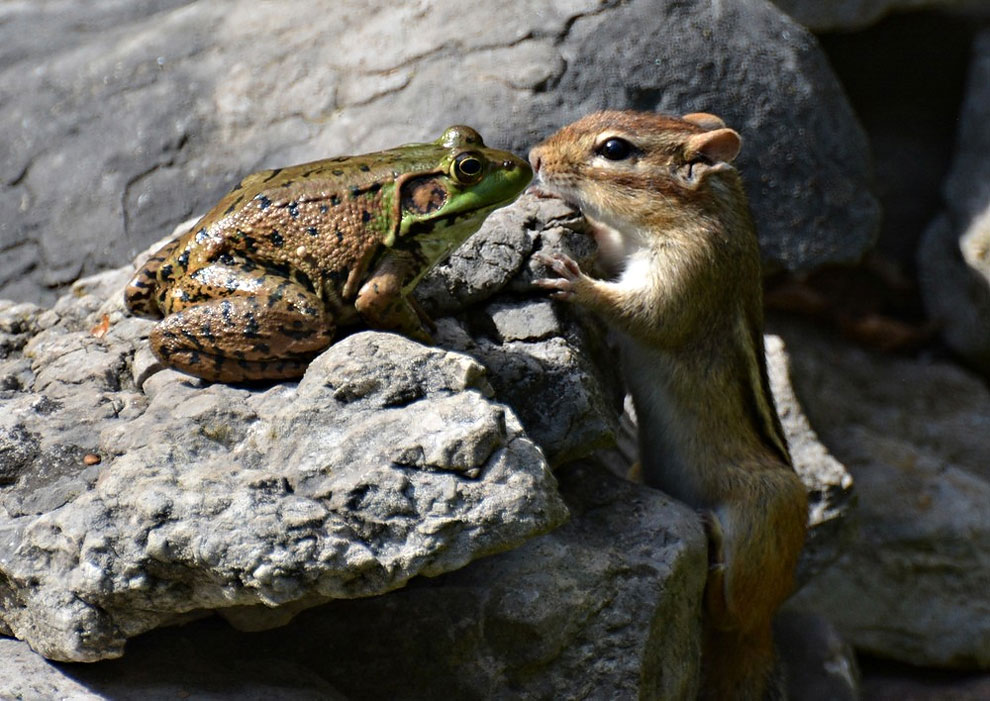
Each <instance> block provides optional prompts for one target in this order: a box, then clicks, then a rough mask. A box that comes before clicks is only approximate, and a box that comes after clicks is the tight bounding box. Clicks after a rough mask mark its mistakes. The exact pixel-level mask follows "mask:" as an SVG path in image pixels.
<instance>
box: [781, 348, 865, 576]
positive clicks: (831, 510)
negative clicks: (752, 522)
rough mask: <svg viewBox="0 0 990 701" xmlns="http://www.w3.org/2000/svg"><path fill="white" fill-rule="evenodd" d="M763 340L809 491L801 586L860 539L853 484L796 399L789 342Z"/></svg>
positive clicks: (785, 425) (787, 432) (792, 446)
mask: <svg viewBox="0 0 990 701" xmlns="http://www.w3.org/2000/svg"><path fill="white" fill-rule="evenodd" d="M763 338H764V345H765V346H766V353H767V372H768V374H769V376H770V389H771V391H772V392H773V398H774V402H775V404H776V405H777V413H778V414H779V415H780V422H781V425H782V426H783V428H784V434H785V435H786V436H787V444H788V447H789V448H790V451H791V459H792V460H793V462H794V470H795V471H796V472H797V474H798V477H800V478H801V481H802V482H804V484H805V486H806V487H807V488H808V538H807V540H806V541H805V544H804V550H803V551H802V553H801V560H800V562H799V563H798V575H797V579H798V582H799V585H800V584H803V583H804V582H807V581H808V580H809V579H811V578H812V576H813V575H815V574H816V573H817V572H819V571H820V570H821V569H822V568H823V567H825V566H826V565H827V564H828V563H830V562H832V561H833V560H835V559H836V558H837V557H838V556H839V555H840V554H841V552H842V551H843V550H844V549H845V548H846V547H847V545H848V543H849V541H850V540H851V539H852V537H853V536H854V531H853V528H852V518H850V517H851V515H852V512H853V508H854V503H853V495H854V490H853V478H852V475H850V474H849V471H848V470H846V468H845V466H844V465H843V464H842V463H840V462H839V461H838V460H836V459H835V458H834V457H833V456H832V454H831V453H830V452H829V450H828V448H826V447H825V446H824V445H822V442H821V440H820V439H819V437H818V434H817V433H815V430H814V429H813V428H812V427H811V422H810V421H809V420H808V417H807V416H806V415H805V413H804V410H803V409H802V407H801V403H800V402H799V401H798V398H797V396H796V395H795V394H794V387H793V382H794V379H793V377H792V375H793V371H792V367H791V360H790V356H789V354H788V352H787V348H786V346H785V344H784V341H783V339H781V338H780V336H776V335H772V334H767V335H765V336H764V337H763Z"/></svg>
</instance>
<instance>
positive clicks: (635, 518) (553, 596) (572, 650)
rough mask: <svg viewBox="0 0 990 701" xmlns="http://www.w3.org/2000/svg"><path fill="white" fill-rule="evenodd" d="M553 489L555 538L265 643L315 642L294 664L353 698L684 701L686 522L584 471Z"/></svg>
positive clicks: (696, 590) (634, 488)
mask: <svg viewBox="0 0 990 701" xmlns="http://www.w3.org/2000/svg"><path fill="white" fill-rule="evenodd" d="M559 477H560V485H561V492H562V494H563V496H564V499H565V501H566V502H567V506H568V508H569V509H570V511H571V514H572V519H571V520H570V521H569V522H568V523H567V524H565V525H564V526H562V527H561V528H559V529H557V530H556V531H553V532H552V533H549V534H547V535H546V536H542V537H540V538H535V539H533V540H530V541H529V542H528V543H526V544H525V545H523V546H522V547H521V548H518V549H516V550H514V551H512V552H509V553H504V554H502V555H498V556H495V557H491V558H487V559H485V560H481V561H478V562H476V563H473V564H472V566H471V567H468V568H465V569H463V570H460V571H458V572H456V573H450V574H448V575H444V576H442V577H438V578H436V579H432V580H423V579H420V580H418V581H417V582H416V583H415V584H414V585H413V586H410V587H407V588H405V589H403V590H402V591H401V592H396V595H394V596H389V597H380V598H378V599H374V600H373V599H364V600H354V601H340V602H335V603H334V604H332V605H330V606H328V607H324V608H322V609H321V610H320V611H318V612H313V614H314V615H311V616H307V617H306V619H305V620H303V619H298V620H297V621H295V622H294V623H293V624H291V625H290V626H289V627H288V628H284V629H280V630H278V631H272V632H271V634H270V635H271V636H272V637H273V638H274V639H277V640H281V641H283V644H287V643H288V641H289V640H292V639H310V640H311V639H318V640H321V641H325V644H326V646H327V647H324V648H323V649H321V650H318V649H316V648H312V649H310V651H309V652H307V653H304V654H305V659H306V660H307V664H311V665H313V666H314V667H315V668H318V669H320V670H324V671H325V673H326V674H327V675H328V678H329V679H331V681H332V682H333V683H334V685H336V686H338V688H340V689H341V690H342V691H344V692H345V693H348V694H353V695H354V696H357V697H373V698H403V699H431V698H438V697H440V696H443V697H445V698H519V699H543V698H614V697H628V698H656V699H683V698H690V697H692V696H693V695H694V694H695V693H696V688H697V686H696V685H697V674H698V669H697V659H698V651H699V645H700V638H699V627H698V624H697V620H698V619H697V616H698V611H699V610H700V609H699V607H700V603H701V599H700V594H701V590H702V587H703V581H704V577H705V546H704V536H703V533H702V530H701V528H700V524H699V523H698V521H697V519H696V518H695V517H694V514H693V513H692V512H691V510H690V509H688V508H686V507H685V506H683V505H681V504H678V503H676V502H674V501H672V500H671V499H669V498H668V497H666V496H664V495H663V494H661V493H660V492H657V491H655V490H650V489H646V488H643V487H640V486H638V485H634V484H631V483H629V482H626V481H624V480H620V479H619V478H616V477H614V476H612V475H610V474H608V473H607V472H606V471H605V470H603V469H602V468H600V467H598V466H596V465H594V464H590V463H589V464H581V465H578V464H572V465H569V466H568V467H567V468H565V469H564V470H563V471H562V472H561V473H560V475H559ZM355 647H356V648H358V649H357V650H355ZM424 649H428V650H430V654H429V655H428V656H426V658H424V657H423V656H422V654H421V652H420V651H422V650H424ZM331 661H332V662H331ZM383 665H384V666H383Z"/></svg>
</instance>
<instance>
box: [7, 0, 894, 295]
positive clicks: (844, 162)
mask: <svg viewBox="0 0 990 701" xmlns="http://www.w3.org/2000/svg"><path fill="white" fill-rule="evenodd" d="M0 12H2V15H0V20H2V21H0V45H2V48H0V95H2V96H3V98H2V99H0V121H2V122H3V123H4V124H6V125H9V126H10V128H9V133H8V136H7V138H5V139H4V140H3V141H2V142H0V164H2V165H0V251H2V252H3V256H2V263H0V297H5V298H11V299H17V300H22V301H23V300H30V301H35V302H38V301H44V302H46V303H50V302H52V301H54V299H55V297H56V292H55V291H53V287H60V286H64V285H66V284H67V283H69V282H71V281H73V280H75V279H77V278H78V277H79V276H80V275H86V274H90V273H92V272H94V271H96V270H99V269H104V268H111V267H115V266H117V265H119V264H120V262H121V261H123V260H128V259H130V258H131V257H133V255H134V254H135V253H137V252H138V251H139V250H141V249H143V248H144V247H145V246H146V245H148V244H149V243H150V242H152V241H153V240H155V239H158V238H160V237H161V236H162V235H163V234H164V233H165V232H166V231H167V230H169V229H171V228H172V226H174V225H175V223H176V222H178V221H180V220H182V219H184V218H186V217H187V216H190V215H191V214H193V213H194V212H197V211H205V210H206V209H207V208H208V207H209V206H211V205H212V204H213V203H215V202H216V200H217V199H219V197H220V196H221V195H222V194H223V193H224V192H225V191H227V190H228V189H230V187H232V186H233V185H234V184H235V183H236V182H237V181H238V180H239V179H240V178H241V177H242V176H243V175H245V174H246V173H248V172H251V171H253V170H257V169H259V168H262V167H276V166H283V165H286V164H289V163H293V162H302V161H308V160H313V159H316V158H321V157H330V156H336V155H340V154H344V153H355V152H363V151H368V150H374V149H378V148H382V147H386V146H393V145H396V144H398V143H403V142H407V141H410V140H423V139H433V138H436V136H437V135H438V134H439V133H440V132H441V131H442V129H443V128H445V127H446V126H448V125H450V124H454V123H469V124H472V125H473V126H475V127H477V128H478V129H479V130H480V131H481V133H482V134H483V135H484V136H485V137H486V139H487V140H488V141H489V142H490V143H491V144H492V145H496V146H501V147H508V148H511V149H513V150H515V151H517V152H519V153H524V152H525V151H526V150H527V149H528V148H529V147H530V146H531V145H532V144H534V143H535V142H536V141H538V140H539V139H540V138H542V137H544V136H546V135H547V134H549V133H551V132H553V131H555V130H556V129H557V128H559V127H560V126H562V125H563V124H565V123H567V122H570V121H573V120H574V119H576V118H578V117H580V116H582V115H583V114H585V113H586V112H589V111H591V110H594V109H599V108H602V107H613V108H623V107H633V108H640V109H661V110H665V111H674V112H679V113H683V112H689V111H698V110H707V111H711V112H715V113H719V114H721V115H722V116H723V117H724V118H725V119H726V120H727V121H728V122H729V123H730V124H731V125H732V126H734V127H736V128H738V129H739V130H740V131H741V133H742V134H743V137H744V139H745V144H746V145H745V147H744V149H743V154H742V156H741V160H740V164H741V169H742V172H743V175H744V178H745V179H746V182H747V186H748V189H749V191H750V194H751V199H752V204H753V208H754V211H755V214H756V218H757V220H758V223H759V228H760V233H761V239H762V244H763V250H764V254H765V259H766V260H767V262H768V264H770V266H772V267H777V268H779V267H787V268H792V269H807V268H812V267H815V266H817V265H820V264H822V263H825V262H830V261H833V262H834V261H850V260H856V259H857V258H858V257H859V256H860V255H861V253H862V252H863V251H864V250H865V249H866V248H867V247H868V246H869V245H870V242H871V241H872V237H873V235H874V231H875V228H876V224H877V220H878V209H877V205H876V202H875V200H874V198H873V197H872V196H871V194H870V186H869V182H868V175H869V174H868V161H867V148H866V145H865V141H864V138H863V135H862V132H861V130H860V129H859V127H858V125H857V123H856V120H855V118H854V116H853V114H852V112H851V110H850V108H849V106H848V104H847V102H846V100H845V98H844V96H843V94H842V90H841V88H840V87H839V85H838V83H837V82H836V80H835V78H834V76H833V75H832V73H831V71H830V69H829V67H828V64H827V61H826V60H825V59H824V57H823V56H822V54H821V52H820V50H819V49H818V47H817V45H816V42H815V40H814V39H813V38H812V37H811V36H810V35H809V34H808V33H807V32H806V30H804V29H803V28H801V27H800V26H798V25H797V24H795V23H793V22H792V21H790V20H789V19H788V18H786V17H785V16H784V15H782V14H781V13H780V12H779V11H778V10H777V9H776V8H774V7H773V6H772V5H770V4H769V3H767V2H765V1H764V0H740V1H739V2H735V3H715V4H709V3H683V2H676V1H675V0H664V1H663V2H660V3H657V2H653V1H652V0H633V1H631V2H623V3H620V2H614V1H611V0H610V1H608V2H599V1H598V0H566V1H564V0H541V1H540V2H538V3H536V4H535V5H534V3H531V2H525V3H524V2H522V0H514V1H513V2H501V3H491V4H487V5H484V6H478V7H473V8H472V9H471V11H470V12H465V10H464V7H463V4H462V3H460V2H456V0H432V1H431V2H423V3H413V4H403V5H402V6H401V7H396V6H394V3H388V2H385V1H384V0H376V1H375V2H357V1H355V0H351V1H348V2H339V1H332V0H320V1H319V2H314V3H310V4H309V5H308V6H307V8H306V12H305V13H304V14H300V13H295V12H293V13H287V12H285V11H284V10H283V8H282V7H280V6H278V5H277V4H261V5H259V4H258V3H254V2H250V1H249V0H223V1H220V2H205V1H203V0H200V1H196V2H177V1H176V0H159V1H157V2H152V1H150V0H144V1H142V2H138V3H127V4H126V8H124V7H123V6H122V4H121V3H120V2H119V0H99V1H98V2H91V3H87V4H86V6H85V7H82V6H78V5H76V4H74V3H71V2H65V1H61V2H50V3H15V4H8V5H7V6H5V8H4V9H3V10H0ZM39 32H40V34H39ZM657 37H663V38H664V40H661V41H658V40H657ZM675 38H676V40H673V39H675ZM314 66H319V67H320V69H319V70H313V67H314Z"/></svg>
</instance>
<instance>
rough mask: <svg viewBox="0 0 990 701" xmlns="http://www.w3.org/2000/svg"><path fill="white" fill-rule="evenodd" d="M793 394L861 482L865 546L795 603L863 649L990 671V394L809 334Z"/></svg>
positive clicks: (940, 369)
mask: <svg viewBox="0 0 990 701" xmlns="http://www.w3.org/2000/svg"><path fill="white" fill-rule="evenodd" d="M778 331H780V332H781V333H782V335H783V336H784V338H786V339H787V343H788V347H789V349H790V352H791V361H792V363H793V365H794V368H795V372H794V374H793V377H794V381H795V389H796V392H797V395H798V396H799V397H800V399H801V401H802V404H803V406H804V407H805V410H806V411H807V414H808V416H809V418H810V419H811V422H812V423H813V424H814V426H815V427H816V428H817V430H818V432H819V434H820V436H821V438H822V441H823V442H824V443H825V445H827V446H828V448H829V450H830V451H831V452H832V453H834V454H835V456H836V457H837V458H838V459H839V460H841V461H842V462H843V464H845V465H846V466H847V467H848V468H849V470H850V472H852V474H853V477H854V478H855V480H856V491H857V494H858V519H857V522H858V528H859V532H858V534H857V537H856V538H855V540H854V541H853V542H852V544H851V546H850V547H849V548H848V549H847V551H846V552H844V553H843V554H842V556H841V557H840V558H839V559H838V560H837V561H836V562H835V563H833V564H832V565H830V566H829V567H827V568H826V569H825V570H823V571H822V572H821V573H820V574H819V575H818V576H816V577H815V578H814V579H812V580H811V582H809V583H808V584H807V585H806V586H805V587H804V588H803V589H802V590H801V591H800V592H799V593H798V594H797V595H796V596H795V598H794V601H793V603H794V605H795V606H796V607H798V608H800V609H801V610H813V611H818V612H820V613H822V614H824V615H825V616H826V617H827V618H828V619H829V620H830V621H831V622H832V623H834V624H835V626H836V627H837V628H838V630H839V631H840V633H841V634H842V636H843V637H844V638H845V639H846V640H848V641H849V642H850V643H852V644H853V645H854V646H855V647H856V648H857V649H858V650H860V651H863V652H867V653H869V654H872V655H877V656H880V657H884V658H888V659H894V660H900V661H902V662H906V663H909V664H912V665H917V666H931V667H956V668H982V669H986V668H987V667H988V666H990V595H988V590H987V581H986V573H987V572H988V571H990V512H988V510H987V508H986V505H987V504H988V503H990V466H988V463H987V446H986V436H987V435H990V394H988V392H987V388H986V386H985V385H984V384H983V383H981V382H980V380H979V379H977V378H976V377H973V376H972V375H969V374H968V373H966V372H964V371H962V370H960V369H959V368H957V367H954V366H952V365H949V364H947V363H944V362H933V361H925V360H918V359H908V358H894V357H889V356H886V357H879V356H873V355H870V354H869V353H867V352H866V351H862V350H859V349H856V348H853V347H850V346H849V345H847V344H845V343H843V342H840V341H835V340H832V339H830V338H828V337H827V336H826V335H824V334H821V333H815V332H813V331H811V330H810V329H809V328H806V327H799V328H791V329H789V330H786V331H785V330H781V329H779V328H778Z"/></svg>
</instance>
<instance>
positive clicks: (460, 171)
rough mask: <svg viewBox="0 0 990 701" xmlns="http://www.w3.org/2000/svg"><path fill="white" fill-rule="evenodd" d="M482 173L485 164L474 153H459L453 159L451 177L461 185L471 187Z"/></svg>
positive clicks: (479, 178)
mask: <svg viewBox="0 0 990 701" xmlns="http://www.w3.org/2000/svg"><path fill="white" fill-rule="evenodd" d="M484 172H485V164H484V163H483V162H482V160H481V158H480V157H479V156H478V155H477V154H475V153H471V152H467V153H461V154H458V155H457V157H456V158H455V159H454V168H453V176H454V179H455V180H456V181H457V182H459V183H461V184H462V185H473V184H474V183H476V182H478V181H479V180H481V176H482V175H484Z"/></svg>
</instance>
